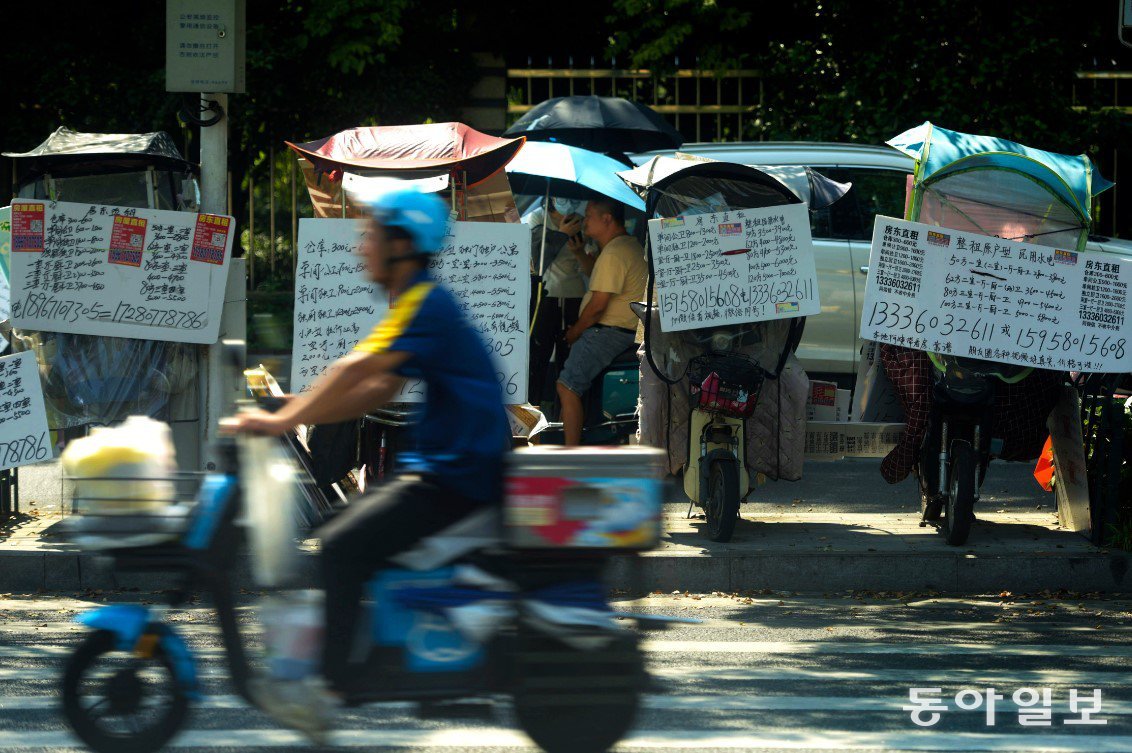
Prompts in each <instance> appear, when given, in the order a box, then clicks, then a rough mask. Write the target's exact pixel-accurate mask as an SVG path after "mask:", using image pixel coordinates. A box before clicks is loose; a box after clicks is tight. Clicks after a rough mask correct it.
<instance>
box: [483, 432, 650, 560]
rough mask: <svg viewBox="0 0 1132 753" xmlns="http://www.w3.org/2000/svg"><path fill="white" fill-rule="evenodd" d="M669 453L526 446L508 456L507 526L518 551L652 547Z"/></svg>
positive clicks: (628, 449)
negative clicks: (666, 455)
mask: <svg viewBox="0 0 1132 753" xmlns="http://www.w3.org/2000/svg"><path fill="white" fill-rule="evenodd" d="M664 460H665V453H664V451H662V450H659V449H656V448H652V447H558V446H540V447H528V448H521V449H518V450H515V451H514V452H511V453H510V454H509V455H508V468H507V490H506V494H505V495H504V524H505V536H506V540H507V543H508V544H510V545H511V546H513V547H516V548H520V549H562V548H565V549H622V550H641V549H652V548H653V547H655V546H656V545H657V543H658V542H659V540H660V525H661V509H662V504H663V501H664V500H663V495H662V489H663V485H662V481H661V479H662V477H663V474H664Z"/></svg>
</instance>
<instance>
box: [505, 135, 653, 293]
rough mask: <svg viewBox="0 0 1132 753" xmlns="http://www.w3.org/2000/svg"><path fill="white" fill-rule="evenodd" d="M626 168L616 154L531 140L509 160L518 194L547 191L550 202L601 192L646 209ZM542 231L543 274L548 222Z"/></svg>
mask: <svg viewBox="0 0 1132 753" xmlns="http://www.w3.org/2000/svg"><path fill="white" fill-rule="evenodd" d="M624 169H625V166H624V165H622V164H621V163H620V162H618V161H617V160H615V159H613V158H612V157H606V156H605V155H604V154H598V153H597V152H591V151H589V150H588V149H580V148H578V147H576V146H568V145H566V144H558V143H554V142H546V141H528V142H526V143H525V144H523V148H522V149H520V150H519V153H518V154H517V155H515V158H514V159H512V160H511V161H510V162H508V163H507V178H508V180H509V181H510V183H511V190H512V191H514V192H515V193H525V194H544V196H545V201H546V203H547V204H549V203H550V195H551V194H554V195H555V196H559V197H561V198H563V199H592V198H594V194H600V195H602V196H605V197H608V198H610V199H614V200H615V201H619V202H621V203H622V204H624V205H626V206H628V207H631V208H633V209H636V210H638V211H640V212H643V211H645V202H644V201H643V200H642V199H641V197H640V196H638V195H637V194H636V192H635V191H633V189H631V188H629V186H627V185H625V182H624V181H623V180H621V178H620V177H618V175H617V173H618V172H620V171H621V170H624ZM542 230H543V232H542V248H540V249H539V266H538V268H539V271H540V273H541V271H542V269H543V265H544V264H545V263H546V223H543V226H542ZM541 294H542V291H541V289H540V291H539V295H540V296H541Z"/></svg>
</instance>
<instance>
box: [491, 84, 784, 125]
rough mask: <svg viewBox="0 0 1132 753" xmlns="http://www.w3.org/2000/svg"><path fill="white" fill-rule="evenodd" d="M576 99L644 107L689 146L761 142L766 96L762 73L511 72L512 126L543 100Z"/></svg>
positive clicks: (509, 95)
mask: <svg viewBox="0 0 1132 753" xmlns="http://www.w3.org/2000/svg"><path fill="white" fill-rule="evenodd" d="M576 94H597V95H599V96H606V97H625V98H626V99H633V100H637V101H639V102H644V103H646V104H648V105H650V106H651V107H652V108H653V109H654V110H656V111H657V112H659V113H661V114H662V115H665V116H666V117H668V118H669V120H670V121H671V122H672V125H673V126H675V128H676V129H677V130H678V131H680V132H681V133H682V134H684V137H685V138H686V139H687V140H688V141H742V140H744V138H745V137H746V138H756V139H757V138H758V131H759V129H758V128H757V127H756V126H757V119H758V113H759V111H760V108H761V106H762V104H763V98H764V95H765V92H764V89H763V79H762V75H761V73H760V72H759V71H757V70H730V71H723V72H718V73H717V72H714V71H704V70H696V69H688V68H682V69H678V70H675V71H673V72H671V73H666V74H658V73H656V72H654V71H650V70H647V69H644V70H619V69H616V68H532V67H527V68H508V69H507V115H508V122H513V121H514V120H516V119H518V118H519V117H520V116H522V114H523V113H525V112H527V111H528V110H530V109H531V108H532V107H534V106H535V105H536V104H538V103H539V102H542V101H543V100H546V99H550V98H552V97H566V96H573V95H576Z"/></svg>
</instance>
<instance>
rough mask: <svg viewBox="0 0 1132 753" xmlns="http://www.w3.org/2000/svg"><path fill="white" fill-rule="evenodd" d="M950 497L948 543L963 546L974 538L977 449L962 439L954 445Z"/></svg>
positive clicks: (945, 519)
mask: <svg viewBox="0 0 1132 753" xmlns="http://www.w3.org/2000/svg"><path fill="white" fill-rule="evenodd" d="M948 471H949V473H948V476H949V478H948V480H949V482H950V484H949V488H950V493H949V494H948V495H947V516H946V517H945V518H944V520H943V526H944V534H945V535H946V537H947V543H948V544H951V545H952V546H962V545H963V544H966V543H967V537H968V536H969V535H970V534H971V524H972V523H973V522H974V521H975V484H976V478H975V474H976V473H977V472H978V469H977V468H976V467H975V449H974V448H973V447H971V443H970V442H966V441H964V440H961V439H958V440H956V441H954V442H952V443H951V467H950V468H949V469H948Z"/></svg>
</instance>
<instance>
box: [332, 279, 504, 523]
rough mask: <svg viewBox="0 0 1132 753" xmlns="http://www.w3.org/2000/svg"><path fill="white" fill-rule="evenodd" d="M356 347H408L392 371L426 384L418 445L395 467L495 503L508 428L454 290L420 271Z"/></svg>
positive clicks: (483, 351) (491, 371)
mask: <svg viewBox="0 0 1132 753" xmlns="http://www.w3.org/2000/svg"><path fill="white" fill-rule="evenodd" d="M354 350H356V351H363V352H366V353H384V352H399V353H408V354H409V358H408V360H406V361H405V362H404V363H403V364H401V366H400V367H399V368H398V369H397V373H398V374H399V375H401V376H403V377H406V378H410V379H411V378H419V379H423V380H424V382H425V385H426V390H425V407H424V415H423V416H422V419H421V421H420V423H419V424H417V425H416V426H415V427H414V428H413V430H412V431H413V432H414V434H415V437H414V438H415V440H416V442H415V448H416V449H415V450H411V451H407V452H405V453H402V454H401V455H400V462H401V466H402V467H403V468H404V469H405V470H406V471H408V472H410V473H427V474H431V475H434V476H435V478H436V480H437V482H438V483H439V484H441V485H442V486H445V487H449V488H451V489H452V490H453V491H455V492H458V493H460V494H462V495H464V496H467V497H470V498H472V499H474V500H476V501H480V502H495V501H497V498H498V496H499V495H500V494H501V493H502V486H501V484H502V477H503V456H504V453H506V452H507V451H508V450H509V448H510V445H511V427H510V424H509V423H508V421H507V416H506V414H505V413H504V408H503V395H502V392H501V390H500V387H499V381H498V379H497V378H496V374H495V364H494V363H493V362H492V359H491V354H490V353H489V352H488V350H487V346H486V345H485V344H484V342H483V339H482V338H481V337H480V335H479V333H478V332H476V331H475V330H474V329H472V326H471V323H470V322H469V321H468V318H467V316H465V314H464V312H463V310H462V309H461V308H460V305H459V304H458V303H457V302H456V299H455V298H454V297H453V296H452V294H451V293H450V292H449V291H448V290H446V289H445V288H444V287H443V286H441V285H439V284H438V283H437V282H436V280H434V279H433V278H432V277H431V275H429V273H428V271H427V270H424V271H422V272H421V273H420V274H418V275H417V276H416V277H415V278H413V280H412V282H411V283H410V284H409V286H408V287H407V288H406V289H405V291H404V292H403V293H402V294H401V295H400V296H399V297H398V298H397V300H396V301H395V302H394V304H393V305H392V306H391V307H390V309H389V313H388V314H387V315H386V317H385V319H384V320H382V322H381V323H380V324H378V325H377V326H376V327H374V329H373V331H372V332H371V333H370V334H369V336H368V337H366V338H365V339H364V340H362V341H361V342H359V343H358V344H357V346H356V347H355V348H354Z"/></svg>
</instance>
